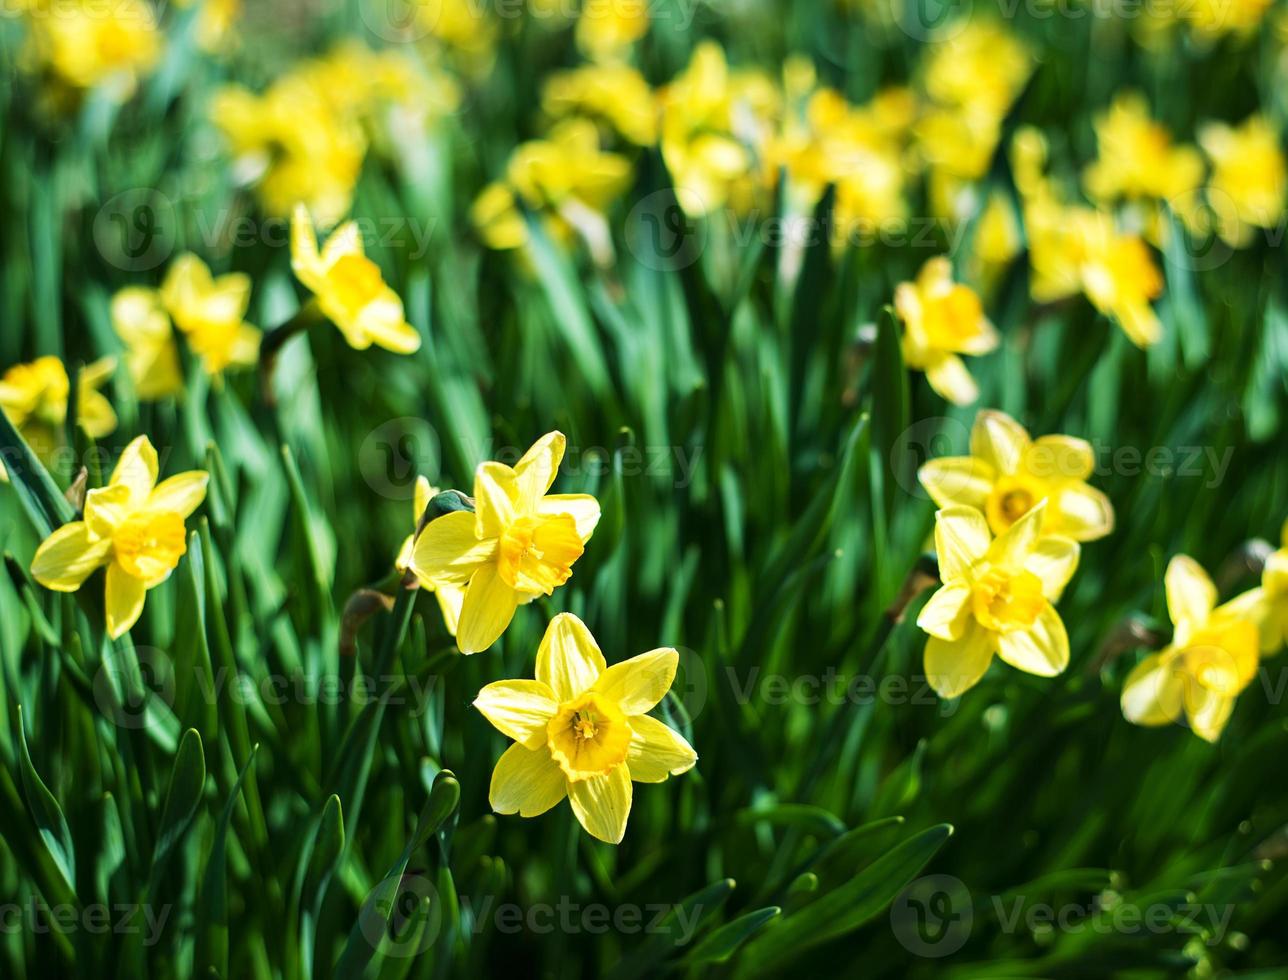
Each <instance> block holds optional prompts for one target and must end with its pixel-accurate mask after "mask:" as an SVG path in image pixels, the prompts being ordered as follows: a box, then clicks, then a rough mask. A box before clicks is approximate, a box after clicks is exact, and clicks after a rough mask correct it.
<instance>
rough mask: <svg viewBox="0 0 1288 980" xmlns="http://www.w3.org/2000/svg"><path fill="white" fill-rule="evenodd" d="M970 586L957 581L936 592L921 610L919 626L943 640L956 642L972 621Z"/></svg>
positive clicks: (918, 618)
mask: <svg viewBox="0 0 1288 980" xmlns="http://www.w3.org/2000/svg"><path fill="white" fill-rule="evenodd" d="M970 596H971V588H970V584H969V583H967V582H965V581H961V580H957V581H953V582H949V583H948V584H947V585H945V586H944V587H943V588H941V589H938V590H936V592H935V594H934V595H932V596H931V597H930V601H928V602H927V603H926V604H925V605H924V606H923V607H922V609H921V614H920V615H919V616H918V617H917V626H918V627H920V628H921V629H922V630H924V631H925V632H927V633H929V634H930V635H931V636H937V637H939V638H940V639H941V640H956V639H958V638H959V637H960V636H961V635H962V633H963V632H964V631H965V629H966V624H967V623H968V622H969V621H970V615H971V609H970Z"/></svg>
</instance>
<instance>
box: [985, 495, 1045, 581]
mask: <svg viewBox="0 0 1288 980" xmlns="http://www.w3.org/2000/svg"><path fill="white" fill-rule="evenodd" d="M1046 507H1047V503H1046V500H1039V501H1038V502H1037V504H1035V505H1034V506H1033V507H1031V508H1029V510H1028V511H1027V512H1026V513H1025V514H1024V516H1023V517H1021V518H1020V519H1019V520H1018V521H1016V522H1015V523H1014V524H1012V525H1011V526H1010V527H1008V528H1007V529H1006V530H1005V531H1003V532H1002V533H1001V534H999V535H998V536H997V539H996V540H995V541H994V542H993V544H992V546H991V547H990V548H989V549H988V557H989V560H990V561H993V562H995V563H997V564H999V565H1003V566H1005V567H1007V568H1012V569H1020V568H1026V567H1028V563H1029V558H1030V557H1031V556H1032V554H1033V549H1034V548H1036V547H1037V543H1038V537H1039V535H1040V534H1041V533H1042V519H1043V516H1044V515H1045V513H1046Z"/></svg>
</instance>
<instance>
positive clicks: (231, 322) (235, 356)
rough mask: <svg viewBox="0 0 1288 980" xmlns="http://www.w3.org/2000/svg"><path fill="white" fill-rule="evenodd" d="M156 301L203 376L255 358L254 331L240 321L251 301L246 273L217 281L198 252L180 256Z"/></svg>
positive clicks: (256, 335)
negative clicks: (184, 340)
mask: <svg viewBox="0 0 1288 980" xmlns="http://www.w3.org/2000/svg"><path fill="white" fill-rule="evenodd" d="M161 301H162V302H163V303H164V304H165V306H166V309H168V310H169V311H170V316H172V317H173V318H174V322H175V325H176V326H177V327H178V328H179V329H180V330H181V331H183V333H184V335H185V336H186V337H187V338H188V346H189V347H191V348H192V350H193V352H194V353H196V354H197V355H198V356H199V357H200V358H201V362H202V365H203V366H204V367H205V369H206V372H207V373H208V374H211V375H214V376H215V377H218V376H219V375H221V374H223V372H224V371H225V370H227V369H228V368H230V367H245V366H247V365H251V364H254V363H255V361H256V360H257V359H258V357H259V341H260V333H259V330H258V329H257V328H256V327H253V326H251V325H250V324H249V323H246V322H245V321H244V320H243V319H242V318H243V317H244V316H245V315H246V307H247V306H249V305H250V276H248V275H246V274H245V273H243V272H231V273H229V274H228V275H224V276H220V277H219V278H218V279H216V278H214V277H212V276H211V275H210V269H209V268H207V266H206V263H204V262H202V261H201V259H199V258H197V256H195V255H192V254H191V253H188V254H185V255H181V256H179V257H178V258H177V259H175V260H174V262H173V263H172V264H171V266H170V270H169V272H167V273H166V277H165V282H164V283H163V284H162V285H161Z"/></svg>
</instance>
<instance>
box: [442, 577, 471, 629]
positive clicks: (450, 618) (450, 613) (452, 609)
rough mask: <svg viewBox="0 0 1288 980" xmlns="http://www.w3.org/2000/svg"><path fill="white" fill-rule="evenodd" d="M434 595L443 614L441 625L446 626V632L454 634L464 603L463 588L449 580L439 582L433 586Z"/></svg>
mask: <svg viewBox="0 0 1288 980" xmlns="http://www.w3.org/2000/svg"><path fill="white" fill-rule="evenodd" d="M434 597H435V598H436V599H437V600H438V608H439V611H441V612H442V614H443V625H444V626H446V627H447V632H449V633H451V634H452V636H455V635H456V629H457V627H458V626H459V625H460V622H461V607H462V606H464V605H465V588H464V587H463V586H460V585H456V584H454V583H451V582H441V583H439V584H438V585H437V586H436V587H435V588H434Z"/></svg>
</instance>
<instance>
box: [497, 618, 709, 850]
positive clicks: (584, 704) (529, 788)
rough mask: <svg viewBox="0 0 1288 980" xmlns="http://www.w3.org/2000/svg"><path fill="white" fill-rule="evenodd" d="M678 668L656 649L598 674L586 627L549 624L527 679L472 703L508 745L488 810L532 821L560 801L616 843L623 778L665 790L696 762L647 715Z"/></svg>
mask: <svg viewBox="0 0 1288 980" xmlns="http://www.w3.org/2000/svg"><path fill="white" fill-rule="evenodd" d="M678 664H679V654H678V653H677V652H676V651H675V650H673V649H671V648H670V647H663V648H661V649H658V650H652V651H650V652H648V653H642V654H640V655H639V656H638V657H632V658H631V659H630V660H625V661H623V662H621V663H618V664H614V665H613V666H612V667H607V666H606V664H605V661H604V655H603V654H602V653H601V652H600V650H599V644H597V643H596V642H595V638H594V637H593V636H591V634H590V630H588V629H587V628H586V624H585V623H583V622H582V621H581V620H580V619H578V618H577V617H576V616H574V615H572V614H571V613H560V614H559V615H558V616H556V617H555V618H554V619H553V620H551V622H550V626H549V627H548V628H547V629H546V635H545V636H544V637H543V638H542V640H541V646H540V648H539V649H538V650H537V665H536V680H532V681H526V680H515V681H497V682H496V683H494V684H489V685H487V687H485V688H483V690H481V691H479V695H478V697H477V698H476V699H475V701H474V707H476V708H478V709H479V711H480V712H482V714H483V716H484V717H485V718H487V720H488V721H490V722H491V723H492V724H493V725H494V726H495V727H496V729H497V730H498V731H499V732H501V733H502V734H503V735H506V736H508V737H509V738H512V739H514V745H511V746H510V747H509V748H508V749H506V751H505V754H503V755H502V756H501V758H500V759H499V760H498V761H497V764H496V769H495V770H493V772H492V786H491V789H490V790H489V793H488V802H489V803H491V805H492V809H493V810H495V811H496V812H497V813H517V814H519V815H520V816H523V817H535V816H539V815H540V814H542V813H545V812H546V811H547V810H549V809H550V808H551V807H553V806H555V805H556V804H557V803H559V802H560V801H561V800H562V799H563V798H564V797H565V796H566V797H567V798H568V801H569V803H570V804H571V805H572V812H573V815H574V816H576V818H577V822H578V823H580V824H581V825H582V827H584V828H585V830H586V832H587V833H588V834H590V835H591V836H592V837H595V838H597V839H598V840H602V841H606V842H607V843H609V844H619V843H621V840H622V837H623V836H624V835H625V833H626V820H627V817H628V816H629V815H630V812H631V797H632V787H631V782H632V780H633V781H635V782H638V783H661V782H665V781H666V779H667V778H668V777H669V776H678V775H680V774H681V773H684V772H688V771H689V770H690V769H692V768H693V766H694V764H695V763H696V762H697V761H698V756H697V753H696V752H694V751H693V748H692V747H691V746H690V745H689V743H688V742H686V741H685V740H684V738H683V737H682V736H681V735H680V734H679V733H678V732H676V731H674V730H673V729H671V728H669V727H668V726H667V725H665V724H663V723H662V722H660V721H658V720H657V719H656V718H653V717H651V716H650V715H648V714H647V713H646V712H648V711H650V710H651V709H652V708H653V707H655V706H656V705H657V703H658V702H659V701H661V700H662V698H663V697H665V696H666V692H667V691H668V690H670V687H671V684H672V683H673V682H674V680H675V671H676V667H677V665H678Z"/></svg>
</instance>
